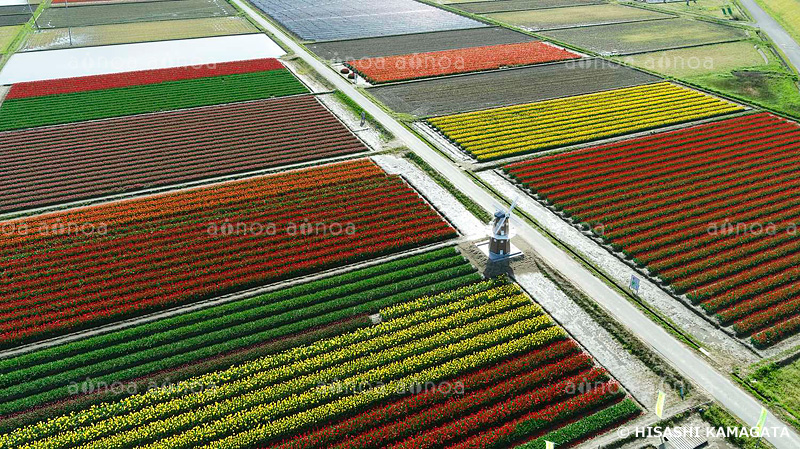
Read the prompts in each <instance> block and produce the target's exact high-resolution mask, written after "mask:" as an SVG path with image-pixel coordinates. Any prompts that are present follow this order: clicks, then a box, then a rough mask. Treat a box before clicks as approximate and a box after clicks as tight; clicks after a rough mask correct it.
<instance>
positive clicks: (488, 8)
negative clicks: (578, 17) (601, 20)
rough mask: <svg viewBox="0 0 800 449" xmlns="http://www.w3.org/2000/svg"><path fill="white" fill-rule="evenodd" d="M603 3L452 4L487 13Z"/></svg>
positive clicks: (503, 0) (504, 0)
mask: <svg viewBox="0 0 800 449" xmlns="http://www.w3.org/2000/svg"><path fill="white" fill-rule="evenodd" d="M602 3H603V0H498V1H494V2H492V1H488V2H487V1H480V2H469V3H464V4H461V3H457V4H453V5H450V6H452V7H454V8H458V9H460V10H462V11H466V12H471V13H474V14H486V13H490V12H505V11H525V10H531V9H544V8H561V7H564V6H580V5H599V4H602Z"/></svg>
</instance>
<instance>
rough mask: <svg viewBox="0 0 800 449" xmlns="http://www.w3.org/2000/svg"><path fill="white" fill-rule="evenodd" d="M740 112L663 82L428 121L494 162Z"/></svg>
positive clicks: (478, 156) (470, 149) (446, 134)
mask: <svg viewBox="0 0 800 449" xmlns="http://www.w3.org/2000/svg"><path fill="white" fill-rule="evenodd" d="M742 110H744V108H743V107H742V106H739V105H736V104H733V103H730V102H727V101H724V100H720V99H718V98H715V97H712V96H710V95H707V94H704V93H702V92H698V91H696V90H692V89H689V88H686V87H683V86H679V85H676V84H672V83H668V82H663V83H657V84H649V85H645V86H637V87H631V88H626V89H616V90H612V91H607V92H600V93H596V94H588V95H580V96H577V97H570V98H562V99H556V100H548V101H541V102H538V103H531V104H525V105H520V106H510V107H505V108H498V109H490V110H486V111H478V112H469V113H465V114H457V115H451V116H446V117H437V118H433V119H430V120H428V121H429V123H430V124H431V125H433V126H434V127H436V128H437V129H438V130H439V131H440V132H441V133H442V134H443V135H444V136H445V137H447V138H448V139H450V140H451V141H452V142H454V143H456V144H457V145H459V146H460V147H461V148H462V149H463V150H464V151H466V152H468V153H470V154H472V155H473V156H474V157H476V158H477V159H478V160H491V159H499V158H503V157H508V156H513V155H517V154H524V153H531V152H536V151H542V150H547V149H552V148H558V147H563V146H567V145H574V144H579V143H584V142H590V141H593V140H598V139H603V138H608V137H614V136H619V135H623V134H628V133H632V132H637V131H642V130H646V129H652V128H660V127H665V126H670V125H674V124H677V123H683V122H689V121H694V120H699V119H703V118H708V117H713V116H717V115H722V114H728V113H732V112H736V111H742Z"/></svg>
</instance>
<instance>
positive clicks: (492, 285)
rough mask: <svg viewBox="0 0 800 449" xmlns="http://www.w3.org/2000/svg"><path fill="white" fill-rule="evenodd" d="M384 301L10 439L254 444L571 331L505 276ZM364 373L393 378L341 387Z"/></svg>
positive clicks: (367, 378)
mask: <svg viewBox="0 0 800 449" xmlns="http://www.w3.org/2000/svg"><path fill="white" fill-rule="evenodd" d="M381 313H382V315H383V316H384V319H385V320H386V321H385V322H384V323H382V324H380V325H377V326H373V327H370V328H366V329H361V330H358V331H355V332H352V333H348V334H344V335H341V336H338V337H334V338H330V339H326V340H322V341H319V342H316V343H313V344H311V345H308V346H304V347H299V348H296V349H292V350H288V351H285V352H283V353H279V354H276V355H274V356H269V357H265V358H263V359H259V360H256V361H253V362H249V363H246V364H243V365H241V366H236V367H232V368H230V369H228V370H225V371H219V372H215V373H211V374H207V375H204V376H199V377H197V378H195V379H191V380H189V381H186V382H183V383H181V384H178V385H177V386H176V387H177V388H176V387H173V388H166V389H157V390H152V391H149V392H146V393H144V394H140V395H137V396H132V397H130V398H127V399H125V400H122V401H119V402H115V403H111V404H103V405H99V406H95V407H92V408H90V409H87V410H84V411H79V412H76V413H73V414H71V415H67V416H63V417H59V418H55V419H51V420H49V421H44V422H41V423H39V424H36V425H32V426H28V427H26V428H23V429H19V430H17V431H15V432H12V433H10V434H8V435H4V436H2V437H0V447H26V448H45V447H46V448H66V447H84V448H90V447H92V448H121V447H133V446H137V447H196V446H200V445H205V444H207V445H209V447H249V445H251V444H255V443H256V442H257V441H256V440H257V439H259V438H263V437H264V436H275V437H278V436H281V435H284V434H286V433H287V432H291V431H293V430H295V429H298V428H300V427H303V426H305V425H307V424H308V423H313V422H317V421H320V420H325V419H329V418H331V419H332V418H335V417H337V416H341V415H343V414H345V413H349V412H351V411H355V410H357V409H360V408H363V407H367V406H369V405H372V404H375V403H376V402H379V401H382V400H386V399H390V398H391V397H393V396H395V395H397V391H399V390H398V389H399V388H400V387H402V386H403V385H409V384H411V383H415V382H429V381H437V380H444V379H447V378H450V377H453V376H457V375H459V374H461V373H464V372H466V371H468V370H472V369H475V368H478V367H481V366H483V365H485V364H487V363H493V362H496V361H500V360H502V359H504V358H507V357H509V356H511V355H514V354H518V353H521V352H524V351H529V350H531V349H533V348H535V347H538V346H540V345H543V344H546V343H548V342H551V341H554V340H557V339H561V338H565V334H564V332H563V330H561V329H560V328H558V327H556V326H554V323H553V321H552V320H551V318H550V317H548V316H547V315H545V314H544V313H543V311H542V309H541V308H540V307H539V306H537V305H535V304H533V303H532V302H531V301H530V299H529V298H528V297H527V296H526V295H524V294H523V293H522V291H521V290H520V289H519V287H517V286H515V285H510V284H507V283H505V282H504V281H497V280H492V281H485V282H482V283H479V284H475V285H472V286H468V287H464V288H462V289H459V290H455V291H452V292H446V293H443V294H440V295H435V296H430V297H424V298H420V299H418V300H416V301H412V302H409V303H407V304H402V305H399V306H395V307H391V308H387V309H385V310H382V311H381ZM365 384H368V385H372V386H375V385H381V386H383V387H382V388H371V389H368V390H366V391H362V392H357V391H351V390H349V389H347V388H345V389H341V388H332V386H334V387H335V386H336V385H365ZM200 387H202V388H200Z"/></svg>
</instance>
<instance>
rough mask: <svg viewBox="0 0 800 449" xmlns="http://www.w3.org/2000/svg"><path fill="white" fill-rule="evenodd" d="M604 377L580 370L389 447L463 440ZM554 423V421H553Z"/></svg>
mask: <svg viewBox="0 0 800 449" xmlns="http://www.w3.org/2000/svg"><path fill="white" fill-rule="evenodd" d="M605 380H607V376H606V374H605V372H604V371H603V370H602V369H593V370H591V371H589V372H586V373H581V374H579V375H576V376H572V377H570V378H566V379H564V380H561V381H559V382H557V383H553V384H550V385H548V386H547V387H545V388H542V389H537V390H533V391H530V392H527V393H524V394H521V395H519V396H515V397H511V398H509V399H506V400H505V401H502V402H499V403H497V404H495V405H493V406H488V407H486V406H484V407H483V408H481V409H479V410H477V411H475V412H474V413H472V414H470V415H467V416H464V417H462V418H459V419H456V420H455V421H452V422H449V423H447V424H445V425H442V426H440V427H436V428H433V429H431V430H428V431H426V432H422V433H420V434H418V435H416V436H414V437H412V438H409V439H407V440H405V441H401V442H400V443H397V444H395V445H393V446H391V447H392V448H393V449H400V448H419V449H426V448H430V447H437V445H438V444H443V443H444V444H448V443H454V442H459V441H463V440H464V439H465V438H467V437H468V436H469V435H471V434H473V433H475V432H479V431H481V430H482V429H487V428H491V427H493V426H497V425H503V424H504V423H507V422H508V420H509V419H513V417H514V416H517V415H519V414H520V413H525V412H529V411H531V410H538V409H540V408H542V407H545V406H547V404H560V403H563V402H568V401H569V400H570V399H569V398H571V397H573V396H574V394H576V393H574V392H573V391H575V392H577V391H578V389H576V390H573V388H575V387H576V385H594V384H595V382H597V383H598V384H600V383H602V382H603V381H605ZM581 391H585V390H581ZM592 391H593V390H590V392H589V394H592ZM555 423H556V422H554V423H553V424H555Z"/></svg>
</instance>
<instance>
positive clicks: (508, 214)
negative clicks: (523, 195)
mask: <svg viewBox="0 0 800 449" xmlns="http://www.w3.org/2000/svg"><path fill="white" fill-rule="evenodd" d="M518 201H519V196H518V197H516V198H514V202H513V203H511V207H510V208H508V212H506V213H505V215H503V218H501V219H500V221H498V222H497V226H495V227H494V233H495V234H497V233H498V232H500V229H501V228H502V227H503V225H504V224H505V223H506V220H508V219H509V218H511V214H513V213H514V208H516V207H517V202H518Z"/></svg>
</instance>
